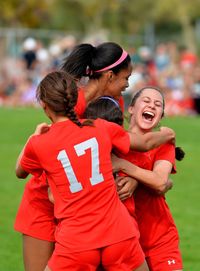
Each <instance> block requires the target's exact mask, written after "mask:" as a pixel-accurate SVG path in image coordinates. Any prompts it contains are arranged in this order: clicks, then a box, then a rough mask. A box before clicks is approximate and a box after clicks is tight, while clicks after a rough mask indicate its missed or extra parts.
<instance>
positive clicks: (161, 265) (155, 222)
mask: <svg viewBox="0 0 200 271" xmlns="http://www.w3.org/2000/svg"><path fill="white" fill-rule="evenodd" d="M164 105H165V104H164V97H163V94H162V92H161V91H160V90H159V89H157V88H155V87H145V88H143V89H141V90H140V91H138V92H137V93H136V95H135V96H134V97H133V99H132V102H131V105H130V107H129V113H130V114H131V119H130V127H129V130H130V131H132V132H134V133H137V134H138V135H144V134H145V133H147V132H149V131H152V129H153V128H155V127H156V126H157V125H158V123H159V121H160V119H161V118H162V117H163V115H164ZM122 157H123V158H124V159H127V160H129V161H130V162H131V163H129V162H127V161H125V160H123V159H117V158H115V169H117V168H118V170H119V169H120V170H122V171H124V172H125V173H127V174H128V175H131V176H132V177H135V178H136V179H137V180H138V183H139V185H138V188H137V189H136V192H135V194H134V202H135V206H134V202H133V201H131V203H130V200H127V201H128V205H127V206H128V208H129V207H131V204H132V207H131V208H130V210H131V212H132V211H134V208H135V215H136V219H137V222H138V227H139V231H140V243H141V246H142V248H143V251H144V253H145V256H146V261H147V263H148V266H149V269H150V270H151V271H161V270H162V271H181V270H183V264H182V257H181V252H180V249H179V236H178V231H177V228H176V225H175V223H174V219H173V217H172V214H171V212H170V210H169V207H168V205H167V203H166V200H165V196H164V193H165V192H166V191H167V190H168V189H170V188H171V187H172V182H171V180H170V179H169V178H170V174H171V173H175V172H176V167H175V157H176V158H177V159H178V160H181V159H182V158H183V157H184V152H182V151H181V149H179V148H178V149H177V148H176V149H175V147H174V145H173V144H170V143H166V144H163V145H161V146H160V147H158V148H155V149H153V150H150V151H148V152H144V153H141V152H136V151H130V152H129V154H128V155H123V156H122ZM134 165H137V166H139V167H141V168H143V170H142V169H141V168H139V167H137V166H134ZM155 191H156V192H155Z"/></svg>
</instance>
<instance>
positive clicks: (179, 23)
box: [0, 0, 200, 271]
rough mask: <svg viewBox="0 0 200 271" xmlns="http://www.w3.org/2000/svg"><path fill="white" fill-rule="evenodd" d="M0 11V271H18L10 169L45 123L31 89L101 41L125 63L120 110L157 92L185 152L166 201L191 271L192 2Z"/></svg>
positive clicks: (195, 95) (128, 1)
mask: <svg viewBox="0 0 200 271" xmlns="http://www.w3.org/2000/svg"><path fill="white" fill-rule="evenodd" d="M0 10H1V16H0V127H1V132H0V167H1V170H0V180H1V182H0V212H1V218H0V219H1V220H0V231H2V232H3V235H2V237H1V242H0V271H21V270H23V261H22V253H21V249H22V248H21V239H20V234H19V233H16V232H14V230H13V221H14V218H15V214H16V211H17V207H18V204H19V202H20V199H21V195H22V191H23V186H24V183H25V182H22V183H20V182H17V180H16V177H15V174H14V167H15V160H16V158H17V155H18V153H19V151H20V149H21V147H22V145H23V144H24V142H25V140H26V138H27V137H28V136H29V135H30V134H31V133H32V131H33V130H34V127H35V125H36V124H37V123H38V122H40V121H44V118H45V117H44V115H43V113H42V112H41V111H40V109H39V108H37V110H36V109H35V107H37V103H36V101H35V90H36V86H37V84H38V83H39V81H40V80H41V78H43V77H44V75H46V73H48V72H50V71H52V70H54V69H57V68H59V67H60V64H61V63H62V60H63V58H64V57H65V56H67V55H68V54H69V53H70V51H71V50H72V49H73V47H74V46H75V45H76V44H78V43H82V42H89V43H92V44H93V45H98V44H100V43H102V42H104V41H114V42H117V43H119V44H120V45H121V46H122V47H123V48H124V49H126V50H127V51H128V52H129V54H130V55H131V58H132V61H133V74H132V75H131V77H130V79H129V87H128V88H127V89H126V91H125V93H124V99H125V104H126V107H127V106H128V104H129V101H130V99H131V97H132V95H134V93H135V92H136V91H137V90H138V89H139V88H141V87H143V86H146V85H156V86H159V87H160V88H161V89H162V90H163V92H164V94H165V99H166V110H165V115H166V117H167V118H166V119H165V121H164V124H166V125H168V126H170V127H172V128H173V129H175V131H176V133H177V144H178V145H180V146H181V147H182V148H183V149H184V150H185V152H186V158H185V159H184V160H183V162H181V163H180V164H179V163H178V165H177V168H178V174H177V175H176V176H173V179H174V180H175V185H174V188H173V189H172V191H170V192H169V193H168V195H167V199H168V202H169V205H170V207H171V210H172V213H173V214H174V218H175V221H176V224H177V226H178V229H179V232H180V238H181V249H182V252H183V259H184V263H185V269H184V270H186V271H199V270H200V253H199V247H200V212H199V207H200V203H199V198H200V197H199V191H200V182H199V172H198V167H199V162H198V161H199V154H200V140H199V134H200V125H199V115H200V0H192V1H188V0H168V1H162V0H154V1H152V0H101V1H98V0H40V1H36V0H26V1H22V0H6V1H0ZM1 229H2V230H1ZM8 259H9V260H8Z"/></svg>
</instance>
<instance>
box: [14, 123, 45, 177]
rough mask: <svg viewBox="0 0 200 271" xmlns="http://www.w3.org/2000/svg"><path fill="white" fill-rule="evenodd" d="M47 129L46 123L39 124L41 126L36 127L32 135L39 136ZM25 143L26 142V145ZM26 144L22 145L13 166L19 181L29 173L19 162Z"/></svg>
mask: <svg viewBox="0 0 200 271" xmlns="http://www.w3.org/2000/svg"><path fill="white" fill-rule="evenodd" d="M49 128H50V125H48V124H47V123H41V124H39V125H37V127H36V129H35V132H34V134H33V135H40V134H43V133H46V132H47V131H48V130H49ZM29 139H30V137H29ZM29 139H28V140H29ZM28 140H27V142H28ZM27 142H26V144H27ZM26 144H25V145H24V147H23V149H22V151H21V152H20V154H19V156H18V158H17V162H16V166H15V173H16V176H17V177H18V178H19V179H25V178H26V177H27V176H28V175H29V173H28V172H26V171H25V170H24V169H23V168H22V167H21V165H20V161H21V158H22V156H23V154H24V150H25V147H26Z"/></svg>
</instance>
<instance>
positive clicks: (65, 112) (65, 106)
mask: <svg viewBox="0 0 200 271" xmlns="http://www.w3.org/2000/svg"><path fill="white" fill-rule="evenodd" d="M36 97H37V100H38V101H43V102H44V103H45V104H47V105H48V107H49V108H50V109H51V110H52V111H53V112H54V113H55V114H56V115H60V116H66V117H68V118H69V119H70V120H71V121H72V122H74V123H75V124H76V125H78V126H80V127H82V124H81V122H80V121H79V120H78V117H77V115H76V113H75V111H74V107H75V105H76V103H77V98H78V91H77V87H76V83H75V81H74V80H73V78H72V76H70V75H69V74H68V73H66V72H63V71H55V72H51V73H49V74H47V75H46V76H45V77H44V79H43V80H42V81H41V82H40V84H39V86H38V88H37V91H36Z"/></svg>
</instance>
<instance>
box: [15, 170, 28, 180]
mask: <svg viewBox="0 0 200 271" xmlns="http://www.w3.org/2000/svg"><path fill="white" fill-rule="evenodd" d="M15 175H16V176H17V178H18V179H25V178H26V177H27V176H28V173H27V172H25V171H22V170H20V169H18V168H16V170H15Z"/></svg>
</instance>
